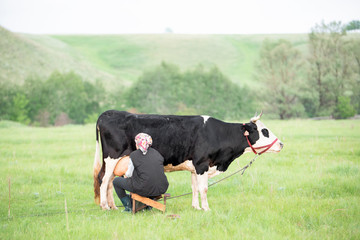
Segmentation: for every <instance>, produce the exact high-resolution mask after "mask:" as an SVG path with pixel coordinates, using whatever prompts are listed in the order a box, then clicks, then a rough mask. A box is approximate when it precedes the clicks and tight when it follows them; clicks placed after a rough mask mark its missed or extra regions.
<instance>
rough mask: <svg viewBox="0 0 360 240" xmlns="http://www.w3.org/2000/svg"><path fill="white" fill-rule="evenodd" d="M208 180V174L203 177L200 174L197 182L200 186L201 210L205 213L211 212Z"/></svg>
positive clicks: (197, 176)
mask: <svg viewBox="0 0 360 240" xmlns="http://www.w3.org/2000/svg"><path fill="white" fill-rule="evenodd" d="M208 179H209V175H208V172H205V173H204V174H201V175H199V174H197V175H196V181H197V184H198V189H199V193H200V198H201V208H202V209H203V210H204V211H208V210H210V208H209V203H208V201H207V191H208Z"/></svg>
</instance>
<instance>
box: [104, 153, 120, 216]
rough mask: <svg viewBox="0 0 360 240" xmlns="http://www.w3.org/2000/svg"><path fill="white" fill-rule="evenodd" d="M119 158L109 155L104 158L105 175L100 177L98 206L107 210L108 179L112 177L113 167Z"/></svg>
mask: <svg viewBox="0 0 360 240" xmlns="http://www.w3.org/2000/svg"><path fill="white" fill-rule="evenodd" d="M119 160H120V159H112V158H110V157H108V158H106V159H104V161H105V175H104V177H103V179H102V183H101V186H100V207H101V208H102V209H107V210H109V209H110V207H109V205H108V199H107V191H108V186H109V181H110V180H111V179H113V178H114V173H113V172H114V169H115V166H116V164H117V163H118V161H119Z"/></svg>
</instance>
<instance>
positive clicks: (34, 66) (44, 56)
mask: <svg viewBox="0 0 360 240" xmlns="http://www.w3.org/2000/svg"><path fill="white" fill-rule="evenodd" d="M54 70H59V71H62V72H67V71H74V72H76V73H78V74H80V75H81V76H83V77H84V78H85V79H87V80H90V81H91V80H94V79H96V78H103V79H107V81H114V79H115V78H114V76H112V75H111V74H109V73H107V72H105V71H101V70H99V69H98V68H97V67H96V66H94V65H93V64H92V63H91V62H90V61H88V60H87V59H86V58H85V57H84V56H82V55H81V54H78V53H77V51H75V50H74V49H73V48H72V47H71V46H69V45H68V44H66V43H64V42H62V41H59V40H57V39H56V38H53V37H51V36H46V35H29V34H18V33H12V32H10V31H7V30H6V29H4V28H1V27H0V81H5V82H12V83H19V84H21V83H22V82H23V81H24V79H26V78H27V77H29V76H31V75H37V76H40V77H45V78H47V77H48V76H49V75H50V74H51V73H52V72H53V71H54Z"/></svg>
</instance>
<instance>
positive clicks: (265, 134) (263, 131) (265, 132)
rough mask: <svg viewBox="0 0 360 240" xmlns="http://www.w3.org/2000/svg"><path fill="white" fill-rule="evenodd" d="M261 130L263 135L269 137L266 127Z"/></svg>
mask: <svg viewBox="0 0 360 240" xmlns="http://www.w3.org/2000/svg"><path fill="white" fill-rule="evenodd" d="M261 132H262V134H263V135H264V137H267V138H268V137H269V131H268V130H267V129H266V128H264V129H262V130H261Z"/></svg>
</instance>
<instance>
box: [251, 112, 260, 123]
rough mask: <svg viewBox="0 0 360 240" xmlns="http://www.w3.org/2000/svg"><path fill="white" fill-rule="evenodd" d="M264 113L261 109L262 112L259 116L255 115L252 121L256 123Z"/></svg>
mask: <svg viewBox="0 0 360 240" xmlns="http://www.w3.org/2000/svg"><path fill="white" fill-rule="evenodd" d="M262 115H263V111H262V110H261V113H260V114H259V115H258V116H256V115H255V117H253V118H252V119H251V120H250V121H252V122H253V123H255V122H256V121H257V120H259V119H260V118H261V116H262Z"/></svg>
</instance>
